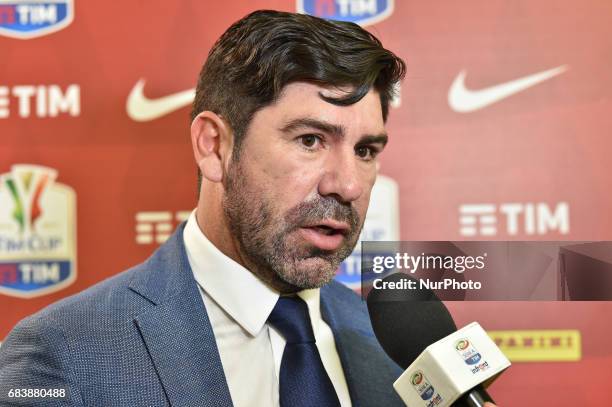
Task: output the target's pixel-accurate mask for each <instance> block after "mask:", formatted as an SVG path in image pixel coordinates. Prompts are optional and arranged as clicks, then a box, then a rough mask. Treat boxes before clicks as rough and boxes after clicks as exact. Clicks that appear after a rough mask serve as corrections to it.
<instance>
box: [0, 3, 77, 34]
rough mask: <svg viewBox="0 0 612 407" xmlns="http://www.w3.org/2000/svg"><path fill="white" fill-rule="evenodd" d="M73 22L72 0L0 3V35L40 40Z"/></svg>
mask: <svg viewBox="0 0 612 407" xmlns="http://www.w3.org/2000/svg"><path fill="white" fill-rule="evenodd" d="M73 19H74V4H73V0H0V35H3V36H5V37H11V38H18V39H22V40H27V39H30V38H35V37H41V36H43V35H48V34H51V33H54V32H56V31H59V30H62V29H64V28H66V27H67V26H69V25H70V23H72V20H73Z"/></svg>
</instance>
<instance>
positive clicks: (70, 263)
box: [0, 164, 76, 298]
mask: <svg viewBox="0 0 612 407" xmlns="http://www.w3.org/2000/svg"><path fill="white" fill-rule="evenodd" d="M56 178H57V171H56V170H54V169H52V168H48V167H43V166H39V165H31V164H16V165H13V166H12V167H11V171H10V172H8V173H5V174H1V175H0V294H4V295H9V296H13V297H20V298H32V297H37V296H41V295H45V294H49V293H52V292H55V291H58V290H61V289H63V288H65V287H67V286H68V285H70V284H71V283H72V282H74V280H75V279H76V194H75V192H74V190H73V189H72V188H70V187H69V186H67V185H63V184H60V183H57V182H55V179H56Z"/></svg>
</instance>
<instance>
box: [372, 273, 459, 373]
mask: <svg viewBox="0 0 612 407" xmlns="http://www.w3.org/2000/svg"><path fill="white" fill-rule="evenodd" d="M401 280H412V281H416V283H417V287H418V281H417V280H415V279H414V278H412V277H410V276H408V275H406V274H403V273H395V274H391V275H389V276H387V277H385V278H384V279H383V280H382V281H383V282H394V283H397V282H401ZM367 302H368V311H369V313H370V321H371V322H372V328H373V329H374V334H375V335H376V338H377V339H378V342H380V345H381V346H382V348H383V349H384V350H385V352H386V353H387V355H389V357H391V359H393V360H394V361H395V363H397V364H398V365H399V366H400V367H402V368H403V369H406V368H407V367H408V366H410V364H411V363H412V362H414V360H415V359H416V358H417V357H418V356H419V355H420V354H421V352H423V351H424V350H425V348H426V347H427V346H429V345H431V344H432V343H434V342H436V341H438V340H440V339H442V338H444V337H446V336H448V335H450V334H452V333H453V332H455V331H456V330H457V326H456V325H455V322H454V321H453V318H452V317H451V315H450V313H449V312H448V309H447V308H446V306H444V304H443V303H442V302H441V301H440V300H439V299H438V297H436V295H435V294H434V293H433V292H432V291H431V290H428V289H391V288H378V289H375V288H372V290H371V291H370V293H369V294H368V298H367Z"/></svg>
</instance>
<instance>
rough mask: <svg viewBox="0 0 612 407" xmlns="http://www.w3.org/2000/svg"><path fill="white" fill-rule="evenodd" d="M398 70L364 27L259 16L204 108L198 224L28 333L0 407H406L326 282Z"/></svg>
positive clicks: (370, 173)
mask: <svg viewBox="0 0 612 407" xmlns="http://www.w3.org/2000/svg"><path fill="white" fill-rule="evenodd" d="M404 70H405V67H404V63H403V61H402V60H401V59H399V58H397V57H396V56H395V55H393V54H392V53H391V52H389V51H387V50H385V49H384V48H383V47H382V46H381V44H380V42H379V41H378V40H377V39H376V38H375V37H374V36H372V35H371V34H369V33H367V32H366V31H364V30H363V29H361V28H360V27H358V26H357V25H354V24H350V23H339V22H329V21H325V20H322V19H318V18H315V17H310V16H305V15H296V14H290V13H282V12H274V11H259V12H255V13H252V14H250V15H248V16H246V17H245V18H243V19H242V20H240V21H238V22H237V23H235V24H234V25H232V26H231V27H230V28H229V29H228V30H227V31H226V32H225V33H224V34H223V35H222V37H221V38H220V39H219V40H218V41H217V43H216V44H215V45H214V47H213V49H212V50H211V52H210V54H209V56H208V59H207V61H206V64H205V65H204V67H203V69H202V72H201V74H200V78H199V81H198V87H197V92H196V98H195V101H194V110H193V114H192V119H193V121H192V125H191V139H192V144H193V151H194V156H195V160H196V163H197V165H198V168H199V172H200V184H201V185H200V196H199V201H198V205H197V209H196V210H195V211H194V212H193V213H192V215H191V217H190V218H189V220H188V221H187V223H186V224H185V225H181V227H179V228H178V230H177V231H176V233H175V234H174V235H173V236H172V237H171V238H170V240H169V241H168V242H167V243H166V244H164V245H163V246H162V247H161V248H160V249H159V250H157V251H156V252H155V253H154V254H153V256H152V257H151V258H149V259H148V260H147V261H146V262H145V263H143V264H141V265H139V266H136V267H135V268H133V269H130V270H128V271H126V272H124V273H121V274H119V275H117V276H115V277H113V278H111V279H108V280H106V281H104V282H102V283H100V284H98V285H96V286H94V287H91V288H90V289H88V290H86V291H84V292H82V293H80V294H78V295H76V296H73V297H70V298H67V299H65V300H63V301H60V302H59V303H56V304H54V305H51V306H50V307H48V308H46V309H45V310H43V311H41V312H40V313H38V314H36V315H33V316H31V317H29V318H27V319H25V320H23V321H22V322H20V323H19V324H18V325H17V326H16V327H15V328H14V330H13V331H12V332H11V334H10V335H9V336H8V338H7V340H6V342H5V344H4V345H3V346H2V348H0V391H1V393H0V404H2V405H31V406H44V405H54V406H56V405H57V406H60V405H61V406H164V405H173V406H230V405H235V406H277V405H281V406H283V407H289V406H291V407H293V406H340V405H341V406H350V405H352V406H392V405H397V406H400V405H403V404H402V403H401V401H400V400H399V398H398V397H397V395H395V393H394V391H393V389H392V382H393V381H394V380H395V379H396V378H397V377H398V376H399V375H400V374H401V370H400V369H399V367H398V366H397V365H395V364H394V363H393V362H392V361H391V360H390V359H389V358H388V357H387V356H386V355H385V354H384V352H383V351H382V350H381V348H380V347H379V345H378V344H377V342H376V339H375V338H374V336H373V333H372V331H371V327H370V324H369V320H368V316H367V313H366V310H365V307H364V304H363V303H362V302H361V301H360V300H359V299H358V297H357V296H356V295H355V294H354V293H352V292H351V291H350V290H348V289H346V288H344V287H343V286H341V285H339V284H338V283H335V282H333V281H332V278H333V276H334V273H335V271H336V269H337V267H338V265H339V264H340V262H341V261H342V260H343V259H344V258H346V257H347V256H348V255H349V253H350V252H351V251H352V249H353V247H354V246H355V244H356V242H357V239H358V236H359V232H360V230H361V227H362V225H363V221H364V218H365V215H366V211H367V207H368V202H369V196H370V191H371V188H372V186H373V184H374V181H375V179H376V172H377V155H378V154H379V153H380V152H381V151H382V149H383V148H384V146H385V144H386V143H387V135H386V133H385V128H384V124H385V121H386V118H387V114H388V109H389V101H390V99H391V97H392V88H393V85H394V84H395V83H396V82H397V81H399V80H400V79H401V78H402V77H403V75H404ZM15 389H21V391H20V392H17V393H16V392H15ZM27 389H45V391H46V393H45V395H44V396H40V392H39V397H36V396H32V395H31V394H29V393H27V391H26V392H25V396H24V392H23V391H24V390H27ZM54 389H56V390H58V392H60V394H59V395H58V394H57V393H58V392H56V393H51V396H49V394H50V393H48V391H49V390H54ZM11 390H13V392H12V397H10V396H9V392H10V391H11ZM16 394H19V396H15V395H16Z"/></svg>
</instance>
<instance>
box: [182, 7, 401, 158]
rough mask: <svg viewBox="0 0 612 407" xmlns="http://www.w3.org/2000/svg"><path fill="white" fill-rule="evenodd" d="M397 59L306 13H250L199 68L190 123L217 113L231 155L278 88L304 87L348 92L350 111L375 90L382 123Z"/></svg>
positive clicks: (346, 27)
mask: <svg viewBox="0 0 612 407" xmlns="http://www.w3.org/2000/svg"><path fill="white" fill-rule="evenodd" d="M405 70H406V66H405V64H404V61H402V60H401V59H400V58H399V57H397V56H396V55H395V54H393V53H392V52H391V51H389V50H386V49H385V48H383V46H382V44H381V42H380V41H379V40H378V38H376V37H375V36H374V35H372V34H370V33H369V32H367V31H366V30H364V29H363V28H361V27H360V26H358V25H357V24H354V23H348V22H340V21H329V20H324V19H321V18H318V17H313V16H309V15H305V14H294V13H287V12H281V11H272V10H260V11H255V12H253V13H251V14H249V15H247V16H246V17H244V18H242V19H241V20H239V21H237V22H235V23H234V24H233V25H232V26H231V27H230V28H228V29H227V31H225V33H223V35H222V36H221V37H220V38H219V39H218V40H217V42H216V43H215V45H214V46H213V47H212V49H211V50H210V52H209V54H208V59H207V60H206V63H205V64H204V66H203V67H202V71H201V72H200V77H199V79H198V86H197V88H196V96H195V100H194V103H193V111H192V113H191V119H192V120H193V119H194V118H195V117H196V116H197V115H198V114H199V113H200V112H202V111H205V110H210V111H213V112H215V113H217V114H219V115H221V116H222V117H223V118H224V119H225V120H226V121H227V122H228V123H229V125H230V126H231V128H232V130H233V133H234V150H233V153H232V154H234V155H235V157H236V158H237V157H238V154H239V151H240V147H241V144H242V141H243V139H244V135H245V133H246V131H247V128H248V125H249V123H250V121H251V119H252V117H253V115H254V114H255V113H256V112H257V111H258V110H259V109H261V108H263V107H265V106H268V105H270V104H272V103H273V102H274V101H275V100H276V99H277V98H278V97H279V95H280V93H281V91H282V89H283V87H284V86H285V85H287V84H289V83H291V82H297V81H305V82H313V83H317V84H321V85H331V86H337V87H342V86H351V87H352V89H353V91H352V92H351V93H347V94H346V96H343V97H342V98H333V99H332V98H328V97H323V96H321V97H322V98H323V99H324V100H325V101H327V102H329V103H332V104H336V105H343V106H344V105H350V104H353V103H356V102H358V101H359V100H361V98H363V97H364V96H365V95H366V94H367V93H368V91H369V90H370V88H372V87H374V89H376V90H377V91H378V93H379V94H380V101H381V105H382V113H383V120H384V121H386V120H387V115H388V113H389V102H390V100H391V98H392V97H393V92H394V85H395V83H396V82H399V81H400V80H401V79H402V78H403V77H404V74H405Z"/></svg>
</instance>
